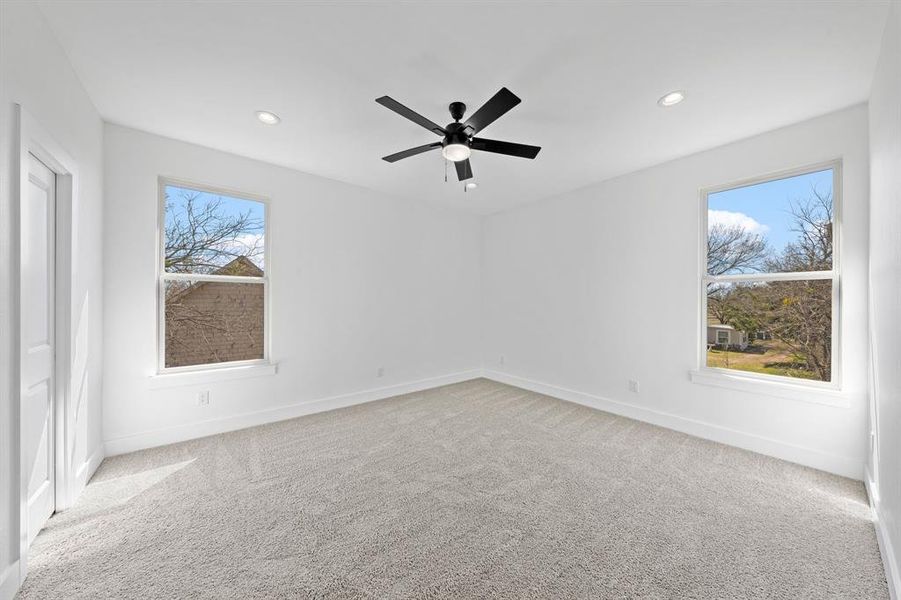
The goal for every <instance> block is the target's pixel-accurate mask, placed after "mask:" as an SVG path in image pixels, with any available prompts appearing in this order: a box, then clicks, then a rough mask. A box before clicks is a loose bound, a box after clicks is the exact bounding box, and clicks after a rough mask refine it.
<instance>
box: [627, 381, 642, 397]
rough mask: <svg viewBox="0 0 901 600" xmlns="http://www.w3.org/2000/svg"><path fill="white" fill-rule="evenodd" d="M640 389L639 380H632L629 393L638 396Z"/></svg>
mask: <svg viewBox="0 0 901 600" xmlns="http://www.w3.org/2000/svg"><path fill="white" fill-rule="evenodd" d="M640 389H641V388H640V386H639V383H638V380H636V379H630V380H629V391H630V392H633V393H635V394H637V393H638V392H639V390H640Z"/></svg>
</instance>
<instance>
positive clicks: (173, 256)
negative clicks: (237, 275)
mask: <svg viewBox="0 0 901 600" xmlns="http://www.w3.org/2000/svg"><path fill="white" fill-rule="evenodd" d="M199 198H200V194H199V193H196V192H192V191H189V190H183V191H182V198H181V202H180V206H179V207H178V208H176V204H175V202H173V201H171V200H170V199H169V197H168V196H167V197H166V215H167V219H166V248H165V266H166V271H167V272H169V273H210V272H213V271H215V270H217V269H219V268H221V267H223V266H224V265H226V264H227V263H229V262H231V261H232V260H234V259H235V258H238V257H239V256H244V257H247V258H250V259H251V260H258V259H259V258H260V257H261V255H262V251H263V245H262V235H261V234H262V233H263V222H262V220H261V219H258V218H255V217H253V215H252V213H251V212H250V211H246V212H244V213H239V214H228V213H227V212H226V210H225V209H224V207H223V205H222V199H221V198H215V199H202V200H200V201H198V199H199Z"/></svg>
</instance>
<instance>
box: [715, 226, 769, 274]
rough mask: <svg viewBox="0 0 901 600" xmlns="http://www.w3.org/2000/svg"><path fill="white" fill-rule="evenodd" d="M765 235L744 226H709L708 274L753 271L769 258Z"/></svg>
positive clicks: (757, 269)
mask: <svg viewBox="0 0 901 600" xmlns="http://www.w3.org/2000/svg"><path fill="white" fill-rule="evenodd" d="M769 254H770V249H769V246H768V245H767V242H766V238H765V237H763V236H762V235H760V234H757V233H752V232H750V231H748V230H747V229H745V228H744V227H742V226H741V225H726V224H724V223H716V224H714V225H712V226H711V227H709V228H708V229H707V273H708V274H709V275H726V274H727V273H753V272H755V271H759V270H760V269H761V268H762V267H763V266H764V265H765V264H766V260H767V258H768V257H769Z"/></svg>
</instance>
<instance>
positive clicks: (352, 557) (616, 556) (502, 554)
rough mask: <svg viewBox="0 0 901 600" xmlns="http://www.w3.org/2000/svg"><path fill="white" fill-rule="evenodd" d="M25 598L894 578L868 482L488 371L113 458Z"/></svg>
mask: <svg viewBox="0 0 901 600" xmlns="http://www.w3.org/2000/svg"><path fill="white" fill-rule="evenodd" d="M30 561H31V563H30V564H31V572H30V574H29V576H28V580H27V581H26V583H25V586H24V588H23V590H22V592H21V596H22V598H42V599H46V598H92V599H95V598H217V599H219V598H275V597H283V598H284V597H288V598H484V597H490V598H501V597H504V598H705V599H706V598H787V599H788V598H790V599H793V600H794V599H797V598H887V597H888V592H887V587H886V582H885V578H884V575H883V571H882V566H881V564H880V559H879V553H878V549H877V545H876V539H875V533H874V529H873V525H872V523H871V522H870V520H869V511H868V508H867V503H866V497H865V494H864V489H863V487H862V485H861V484H860V483H859V482H855V481H851V480H849V479H843V478H840V477H835V476H832V475H827V474H824V473H821V472H818V471H814V470H811V469H807V468H803V467H799V466H796V465H792V464H789V463H786V462H782V461H779V460H775V459H771V458H766V457H764V456H760V455H758V454H753V453H750V452H745V451H742V450H737V449H735V448H730V447H727V446H723V445H720V444H715V443H712V442H707V441H704V440H700V439H697V438H693V437H689V436H686V435H682V434H679V433H675V432H672V431H669V430H666V429H661V428H658V427H653V426H650V425H646V424H643V423H639V422H636V421H631V420H629V419H624V418H620V417H616V416H613V415H610V414H606V413H601V412H597V411H594V410H591V409H588V408H584V407H580V406H577V405H573V404H568V403H565V402H561V401H558V400H555V399H552V398H548V397H546V396H541V395H539V394H534V393H531V392H526V391H523V390H520V389H517V388H513V387H509V386H505V385H501V384H497V383H493V382H489V381H485V380H477V381H471V382H466V383H461V384H458V385H453V386H447V387H444V388H439V389H435V390H430V391H427V392H422V393H416V394H409V395H406V396H400V397H397V398H392V399H389V400H384V401H381V402H375V403H371V404H367V405H362V406H357V407H353V408H349V409H344V410H339V411H334V412H330V413H324V414H319V415H313V416H309V417H303V418H300V419H295V420H292V421H285V422H281V423H276V424H273V425H266V426H263V427H257V428H253V429H247V430H244V431H238V432H234V433H228V434H223V435H217V436H214V437H209V438H205V439H202V440H196V441H192V442H186V443H181V444H176V445H173V446H168V447H165V448H157V449H153V450H147V451H143V452H137V453H134V454H130V455H126V456H119V457H115V458H111V459H107V460H106V461H104V463H103V465H102V466H101V467H100V469H99V471H98V473H97V475H96V476H95V477H94V479H93V480H92V481H91V483H90V485H89V486H88V488H87V490H86V491H85V493H84V496H83V497H82V499H81V500H80V501H79V503H78V505H77V506H76V507H75V508H73V509H72V510H70V511H68V512H65V513H62V514H60V515H57V516H55V517H53V518H52V519H51V520H50V523H49V525H48V527H47V529H46V530H45V531H44V532H43V533H41V535H40V536H39V537H38V539H37V540H36V542H35V544H34V546H33V551H32V554H31V557H30Z"/></svg>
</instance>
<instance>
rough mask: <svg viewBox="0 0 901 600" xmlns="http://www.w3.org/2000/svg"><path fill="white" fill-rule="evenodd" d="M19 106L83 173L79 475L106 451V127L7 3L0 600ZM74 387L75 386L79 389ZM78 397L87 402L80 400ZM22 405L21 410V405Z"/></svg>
mask: <svg viewBox="0 0 901 600" xmlns="http://www.w3.org/2000/svg"><path fill="white" fill-rule="evenodd" d="M15 103H19V104H21V105H22V106H23V107H24V108H25V110H27V111H28V112H29V113H30V114H31V115H32V116H33V117H34V118H35V119H36V120H37V121H38V123H39V124H40V126H41V127H42V128H43V129H44V130H45V131H47V132H48V133H49V135H50V136H52V137H53V138H54V140H55V141H56V143H57V144H59V145H60V146H61V147H62V148H63V150H64V151H65V152H67V153H68V154H69V155H70V156H71V157H72V159H73V160H74V161H75V162H76V164H77V169H78V178H77V181H76V182H75V185H76V186H77V195H76V197H75V199H74V205H73V221H74V223H73V226H74V237H75V241H74V245H73V252H72V264H73V265H74V266H73V274H72V286H73V289H72V305H71V315H72V326H73V330H74V331H76V332H78V335H79V336H80V337H79V346H78V348H79V353H78V354H77V355H76V356H75V357H73V358H74V361H75V364H74V365H73V371H74V372H73V381H72V382H70V387H71V389H73V392H74V393H75V394H76V396H75V397H74V398H73V400H74V402H75V403H76V404H77V403H79V402H80V411H79V414H78V415H77V422H76V424H75V428H74V432H75V439H74V440H73V444H74V464H73V465H72V466H73V468H74V469H75V470H76V471H78V470H79V469H84V468H86V464H87V463H86V461H87V459H88V458H89V457H91V456H92V455H93V456H94V459H95V460H94V462H95V463H96V462H97V459H98V458H99V455H97V454H96V453H97V451H98V450H99V449H100V437H101V436H100V384H101V377H100V371H101V360H102V352H101V342H102V340H101V338H102V332H101V320H102V319H101V314H102V297H101V293H102V286H101V279H102V270H101V269H102V258H101V254H102V251H101V248H102V246H101V244H102V234H101V226H102V219H101V207H102V197H101V194H102V189H103V182H102V172H101V169H102V166H103V157H102V156H103V152H102V149H103V124H102V122H101V120H100V117H99V116H98V114H97V111H96V110H95V109H94V106H93V104H92V103H91V100H90V98H89V97H88V95H87V93H86V92H85V91H84V89H83V88H82V86H81V83H80V82H79V81H78V78H77V76H76V74H75V72H74V71H73V69H72V67H71V65H70V64H69V62H68V60H67V58H66V56H65V54H64V52H63V50H62V49H61V48H60V47H59V45H58V44H57V41H56V38H55V37H54V35H53V34H52V32H51V31H50V29H49V28H48V26H47V24H46V22H45V21H44V18H43V15H42V14H41V13H40V11H39V10H38V8H37V7H36V5H35V4H34V3H27V2H6V1H4V2H2V3H0V134H2V135H0V139H2V144H0V339H2V341H3V343H2V345H0V382H2V385H0V467H2V468H0V490H2V491H0V597H4V596H5V595H6V594H9V593H11V590H12V589H14V586H15V584H16V583H17V578H18V574H17V573H16V572H15V570H13V569H11V565H13V564H14V563H15V561H16V560H17V559H18V551H19V545H18V539H17V533H16V530H17V527H18V524H17V523H18V509H19V506H18V502H19V486H18V482H17V481H16V480H15V478H11V474H12V473H14V472H15V468H14V467H15V466H16V463H17V462H18V454H17V450H16V448H15V447H14V446H13V445H12V444H18V440H17V437H16V436H15V435H14V431H13V427H14V426H15V424H14V423H13V422H12V414H11V410H12V405H13V401H14V400H15V399H16V398H17V396H18V389H13V384H12V381H11V379H12V378H11V370H10V369H11V367H10V359H11V357H12V356H13V353H17V352H18V348H13V347H12V344H11V338H10V334H11V328H12V326H13V325H14V324H15V323H16V322H17V321H18V315H17V314H14V313H13V312H12V306H11V304H10V300H11V297H12V294H14V293H17V291H18V287H19V286H18V282H17V281H14V280H13V279H12V276H11V274H10V269H11V267H12V265H11V262H10V260H11V258H10V249H11V248H10V246H9V239H10V234H11V233H12V231H13V229H12V227H13V223H12V221H11V218H10V210H11V206H12V202H13V198H12V191H13V182H14V181H16V180H18V177H19V173H18V171H17V170H16V166H15V165H16V161H17V158H16V157H17V154H18V151H19V149H18V140H17V135H16V128H17V124H16V120H15V112H14V104H15ZM76 379H77V380H76ZM78 394H80V396H79V395H78ZM16 401H17V400H16Z"/></svg>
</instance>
